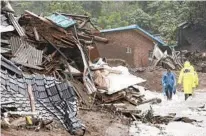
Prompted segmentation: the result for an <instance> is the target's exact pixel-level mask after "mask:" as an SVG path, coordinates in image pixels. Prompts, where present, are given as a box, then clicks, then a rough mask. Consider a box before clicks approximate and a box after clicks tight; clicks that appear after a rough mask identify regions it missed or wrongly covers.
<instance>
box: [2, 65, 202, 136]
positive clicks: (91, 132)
mask: <svg viewBox="0 0 206 136" xmlns="http://www.w3.org/2000/svg"><path fill="white" fill-rule="evenodd" d="M164 72H165V70H164V69H159V70H153V71H151V70H146V71H144V72H138V73H136V75H137V76H139V77H142V78H144V79H146V80H147V82H146V83H144V84H142V85H143V86H145V87H147V88H148V89H149V90H151V91H158V92H161V90H162V88H161V77H162V74H163V73H164ZM175 73H176V75H179V73H178V72H175ZM198 75H199V80H200V83H199V87H198V88H197V91H198V90H201V91H206V73H198ZM177 77H178V76H177ZM78 117H79V118H80V119H81V120H82V122H83V124H85V125H86V128H87V131H86V134H85V136H127V135H129V134H128V133H129V132H128V131H129V123H130V122H129V120H128V119H122V118H121V119H120V117H119V116H116V115H114V114H113V113H111V112H108V111H105V110H100V109H98V110H94V111H88V110H80V111H79V113H78ZM1 135H2V136H70V134H69V133H68V132H66V131H65V130H64V129H60V128H52V129H51V130H41V131H40V132H35V131H34V130H25V129H23V130H21V129H20V130H16V129H6V130H4V129H2V130H1Z"/></svg>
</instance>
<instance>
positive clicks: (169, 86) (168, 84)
mask: <svg viewBox="0 0 206 136" xmlns="http://www.w3.org/2000/svg"><path fill="white" fill-rule="evenodd" d="M175 78H176V77H175V74H174V73H173V72H172V71H171V70H170V69H167V72H166V73H164V74H163V76H162V89H163V94H164V95H166V96H167V99H168V100H171V99H172V94H173V93H174V94H175V93H176V79H175Z"/></svg>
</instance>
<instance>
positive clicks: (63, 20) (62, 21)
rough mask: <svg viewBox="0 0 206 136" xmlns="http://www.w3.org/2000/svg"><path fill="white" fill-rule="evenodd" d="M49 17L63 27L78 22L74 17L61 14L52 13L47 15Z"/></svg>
mask: <svg viewBox="0 0 206 136" xmlns="http://www.w3.org/2000/svg"><path fill="white" fill-rule="evenodd" d="M47 19H49V20H50V21H52V22H54V23H55V24H56V25H58V26H60V27H63V28H68V27H70V26H72V25H74V24H75V23H76V21H74V20H73V19H72V18H70V17H66V16H63V15H60V14H52V15H51V16H49V17H47Z"/></svg>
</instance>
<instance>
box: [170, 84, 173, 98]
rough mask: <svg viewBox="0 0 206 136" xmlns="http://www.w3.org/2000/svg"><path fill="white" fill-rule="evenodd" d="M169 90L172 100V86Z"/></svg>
mask: <svg viewBox="0 0 206 136" xmlns="http://www.w3.org/2000/svg"><path fill="white" fill-rule="evenodd" d="M169 92H170V100H172V93H173V88H172V87H169Z"/></svg>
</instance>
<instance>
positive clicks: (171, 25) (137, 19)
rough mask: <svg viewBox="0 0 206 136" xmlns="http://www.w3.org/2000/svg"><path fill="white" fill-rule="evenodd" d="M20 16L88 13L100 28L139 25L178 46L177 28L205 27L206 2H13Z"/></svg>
mask: <svg viewBox="0 0 206 136" xmlns="http://www.w3.org/2000/svg"><path fill="white" fill-rule="evenodd" d="M11 4H12V6H13V8H14V9H15V11H16V13H17V14H21V13H23V12H24V10H25V9H27V10H30V11H32V12H35V13H37V14H41V13H43V14H44V15H49V14H51V13H53V12H66V13H72V14H86V15H89V16H91V17H92V21H93V22H94V23H95V24H96V25H98V27H99V28H100V29H106V28H114V27H120V26H125V25H130V24H138V25H139V26H141V27H142V28H144V29H146V30H148V31H150V32H151V33H153V34H160V35H161V36H162V37H164V38H165V40H167V41H169V44H175V40H176V34H175V33H176V28H177V26H178V24H180V23H182V22H184V21H193V22H194V21H200V22H202V23H203V24H206V2H205V1H132V2H126V1H120V2H117V1H116V2H113V1H85V2H80V1H63V2H60V1H32V2H25V1H21V2H17V1H13V2H12V3H11Z"/></svg>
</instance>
